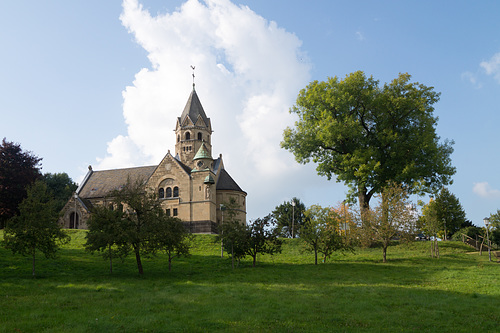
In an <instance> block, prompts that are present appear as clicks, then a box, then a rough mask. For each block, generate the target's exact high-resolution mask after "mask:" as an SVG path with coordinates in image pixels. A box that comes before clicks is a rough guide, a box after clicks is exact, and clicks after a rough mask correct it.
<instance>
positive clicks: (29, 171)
mask: <svg viewBox="0 0 500 333" xmlns="http://www.w3.org/2000/svg"><path fill="white" fill-rule="evenodd" d="M41 160H42V159H41V158H38V157H37V156H35V155H34V154H33V153H31V152H29V151H23V150H22V149H21V145H20V144H18V143H14V142H8V141H7V140H6V139H5V138H4V139H3V140H2V144H1V145H0V228H2V229H3V228H4V227H5V223H6V221H7V220H8V219H9V218H11V217H13V216H14V215H16V214H18V213H19V208H18V207H19V204H20V203H21V201H23V199H24V198H26V187H27V186H28V185H30V184H32V183H33V182H34V181H35V180H36V179H38V178H39V177H40V176H41V174H40V168H41V165H40V161H41Z"/></svg>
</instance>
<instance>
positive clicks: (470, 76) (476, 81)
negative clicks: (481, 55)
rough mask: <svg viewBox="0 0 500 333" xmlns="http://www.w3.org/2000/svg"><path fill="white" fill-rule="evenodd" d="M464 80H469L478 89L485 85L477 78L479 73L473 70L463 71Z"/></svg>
mask: <svg viewBox="0 0 500 333" xmlns="http://www.w3.org/2000/svg"><path fill="white" fill-rule="evenodd" d="M462 80H465V81H468V82H469V83H470V84H472V85H473V86H474V88H476V89H480V88H481V87H482V86H483V85H482V83H481V82H480V81H479V79H478V78H477V75H476V74H474V73H472V72H468V71H467V72H463V73H462Z"/></svg>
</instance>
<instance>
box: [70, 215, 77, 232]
mask: <svg viewBox="0 0 500 333" xmlns="http://www.w3.org/2000/svg"><path fill="white" fill-rule="evenodd" d="M69 228H70V229H78V214H77V213H75V212H73V213H71V214H70V215H69Z"/></svg>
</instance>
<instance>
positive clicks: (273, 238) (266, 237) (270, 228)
mask: <svg viewBox="0 0 500 333" xmlns="http://www.w3.org/2000/svg"><path fill="white" fill-rule="evenodd" d="M281 244H282V241H281V240H280V239H279V238H278V233H277V230H276V221H275V220H273V217H272V215H271V214H269V215H267V216H265V217H263V218H258V219H256V220H254V221H253V222H250V224H249V226H248V227H247V249H246V251H245V252H246V254H248V255H249V256H251V257H252V259H253V266H254V267H255V263H256V261H257V254H259V253H261V254H266V253H267V254H270V255H273V254H275V253H280V252H281Z"/></svg>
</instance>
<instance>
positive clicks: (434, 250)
mask: <svg viewBox="0 0 500 333" xmlns="http://www.w3.org/2000/svg"><path fill="white" fill-rule="evenodd" d="M418 224H419V227H420V229H421V230H422V231H423V232H424V234H425V235H427V236H432V239H431V242H430V244H431V257H433V258H434V257H437V258H439V243H438V232H439V231H440V230H442V228H443V221H442V220H440V219H439V218H438V212H437V205H436V201H434V200H433V199H431V200H430V201H429V203H428V204H427V205H425V206H424V207H422V216H420V217H419V220H418Z"/></svg>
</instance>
